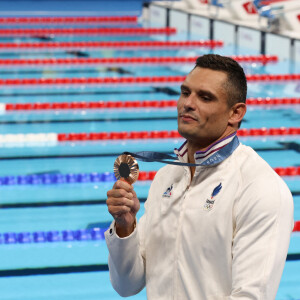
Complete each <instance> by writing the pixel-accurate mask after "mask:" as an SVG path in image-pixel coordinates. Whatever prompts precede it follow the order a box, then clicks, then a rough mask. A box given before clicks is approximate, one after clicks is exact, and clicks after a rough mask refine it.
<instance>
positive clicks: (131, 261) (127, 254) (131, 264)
mask: <svg viewBox="0 0 300 300" xmlns="http://www.w3.org/2000/svg"><path fill="white" fill-rule="evenodd" d="M144 218H145V216H143V217H141V219H140V221H139V224H138V225H137V227H136V228H135V230H134V231H133V233H132V234H131V235H130V236H128V237H126V238H119V237H118V235H117V234H116V232H115V222H114V221H113V222H112V224H111V226H110V227H109V229H108V230H107V231H106V232H105V240H106V244H107V247H108V250H109V257H108V266H109V274H110V280H111V283H112V286H113V288H114V289H115V290H116V291H117V292H118V293H119V295H120V296H122V297H128V296H132V295H135V294H137V293H138V292H139V291H141V290H142V289H143V288H144V287H145V251H144V246H143V242H142V241H143V238H142V236H143V233H142V232H143V226H144V225H143V224H144V222H143V219H144Z"/></svg>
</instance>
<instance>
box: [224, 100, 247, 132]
mask: <svg viewBox="0 0 300 300" xmlns="http://www.w3.org/2000/svg"><path fill="white" fill-rule="evenodd" d="M246 111H247V107H246V104H245V103H241V102H239V103H236V104H234V105H233V106H232V107H231V109H230V117H229V120H228V124H229V125H231V126H233V127H234V126H237V127H238V124H239V123H240V122H241V121H242V119H243V118H244V115H245V114H246Z"/></svg>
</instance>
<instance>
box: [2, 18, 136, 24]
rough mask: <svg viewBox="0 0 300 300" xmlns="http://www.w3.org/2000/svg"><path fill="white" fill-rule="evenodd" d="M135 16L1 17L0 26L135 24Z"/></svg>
mask: <svg viewBox="0 0 300 300" xmlns="http://www.w3.org/2000/svg"><path fill="white" fill-rule="evenodd" d="M137 21H138V17H137V16H103V17H101V16H87V17H85V16H81V17H80V16H70V17H2V18H0V25H6V26H7V25H41V24H43V25H46V24H48V25H53V24H56V25H64V26H65V25H66V24H87V25H90V24H101V23H104V24H107V23H108V24H109V23H137Z"/></svg>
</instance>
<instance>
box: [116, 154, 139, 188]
mask: <svg viewBox="0 0 300 300" xmlns="http://www.w3.org/2000/svg"><path fill="white" fill-rule="evenodd" d="M114 174H115V176H116V178H117V179H118V180H119V179H121V178H124V179H125V180H126V181H127V182H128V183H129V184H133V183H135V182H136V181H137V179H138V177H139V165H138V163H137V161H136V160H135V159H134V158H133V157H132V156H131V155H128V154H122V155H120V156H118V157H117V159H116V160H115V163H114Z"/></svg>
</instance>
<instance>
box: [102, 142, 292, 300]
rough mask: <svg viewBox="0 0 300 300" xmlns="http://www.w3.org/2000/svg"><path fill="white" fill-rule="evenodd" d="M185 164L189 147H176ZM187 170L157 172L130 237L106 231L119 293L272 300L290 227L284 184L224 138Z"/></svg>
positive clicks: (189, 299) (158, 299)
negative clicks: (198, 164) (191, 169)
mask: <svg viewBox="0 0 300 300" xmlns="http://www.w3.org/2000/svg"><path fill="white" fill-rule="evenodd" d="M175 153H176V154H177V155H178V157H179V159H180V160H181V161H183V162H187V146H186V143H185V144H183V146H182V147H181V148H179V150H177V149H176V150H175ZM195 158H196V163H200V164H202V165H201V166H198V167H196V172H195V175H194V178H193V180H192V182H190V180H191V176H190V170H189V167H183V166H173V165H167V166H165V167H163V168H162V169H160V170H159V172H158V173H157V175H156V177H155V179H154V181H153V183H152V185H151V188H150V191H149V195H148V199H147V201H146V203H145V214H144V216H143V217H142V218H141V219H140V221H139V223H138V225H137V227H136V229H135V230H134V232H133V233H132V234H131V235H130V236H129V237H126V238H119V237H118V236H117V235H116V233H115V230H114V222H113V223H112V225H111V226H110V228H109V229H108V230H107V231H106V233H105V237H106V243H107V246H108V249H109V270H110V277H111V282H112V285H113V287H114V288H115V290H116V291H117V292H118V293H119V294H120V295H122V296H129V295H133V294H136V293H138V292H139V291H140V290H141V289H143V287H144V286H145V284H146V288H147V298H148V299H149V300H171V299H172V300H175V299H176V300H221V299H222V300H223V299H227V300H234V299H239V300H241V299H243V300H244V299H245V300H246V299H257V300H258V299H260V300H273V299H275V296H276V292H277V289H278V285H279V282H280V278H281V275H282V271H283V267H284V264H285V259H286V255H287V251H288V246H289V240H290V234H291V231H292V228H293V225H294V224H293V199H292V196H291V193H290V191H289V189H288V188H287V186H286V184H285V183H284V182H283V180H282V179H281V178H280V177H279V176H278V175H277V174H276V173H275V172H274V171H273V170H272V168H271V167H270V166H269V165H268V164H267V163H266V162H265V161H264V160H263V159H262V158H261V157H259V156H258V155H257V154H256V152H255V151H254V150H252V149H251V148H250V147H247V146H244V145H241V144H239V142H238V139H237V137H235V136H230V137H228V138H226V139H224V140H222V141H220V142H218V143H216V144H214V145H212V147H210V148H209V149H208V150H207V151H206V152H197V153H196V154H195Z"/></svg>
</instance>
